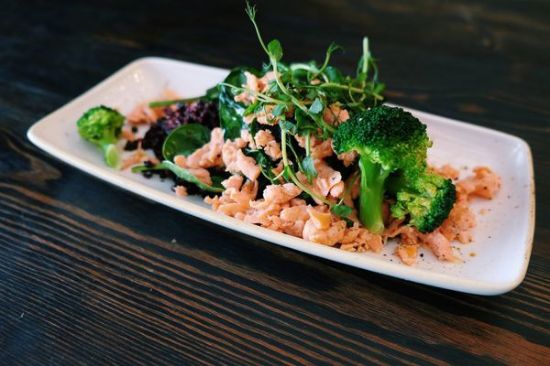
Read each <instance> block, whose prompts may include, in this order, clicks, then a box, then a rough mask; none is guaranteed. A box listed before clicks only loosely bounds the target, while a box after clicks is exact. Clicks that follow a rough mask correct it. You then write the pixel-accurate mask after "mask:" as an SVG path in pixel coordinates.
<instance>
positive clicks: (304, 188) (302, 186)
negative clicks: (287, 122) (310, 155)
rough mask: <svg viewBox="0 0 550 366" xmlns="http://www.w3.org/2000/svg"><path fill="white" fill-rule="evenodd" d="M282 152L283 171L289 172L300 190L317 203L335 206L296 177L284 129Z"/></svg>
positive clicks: (282, 132)
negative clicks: (287, 150)
mask: <svg viewBox="0 0 550 366" xmlns="http://www.w3.org/2000/svg"><path fill="white" fill-rule="evenodd" d="M281 150H282V155H283V165H284V168H283V171H287V172H288V175H289V177H290V179H291V180H292V182H293V183H294V184H295V185H296V186H297V187H298V188H300V189H301V190H302V191H304V192H306V193H307V194H309V195H310V196H311V197H313V198H314V199H316V200H317V201H320V202H323V203H324V204H326V205H328V206H329V207H332V206H334V204H333V203H332V202H330V201H329V200H327V199H326V198H325V197H322V196H319V195H318V194H315V193H313V192H312V191H311V190H310V189H309V188H308V187H306V186H305V185H304V184H302V182H300V180H299V179H298V177H296V174H295V173H294V170H292V167H291V166H290V162H289V161H288V156H287V153H286V131H285V130H283V129H281ZM287 168H288V169H287Z"/></svg>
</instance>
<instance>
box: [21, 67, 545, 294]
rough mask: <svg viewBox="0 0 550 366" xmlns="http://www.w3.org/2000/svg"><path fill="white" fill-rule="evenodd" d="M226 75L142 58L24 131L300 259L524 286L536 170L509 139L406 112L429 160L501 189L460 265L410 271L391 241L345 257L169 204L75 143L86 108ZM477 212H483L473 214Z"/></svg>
mask: <svg viewBox="0 0 550 366" xmlns="http://www.w3.org/2000/svg"><path fill="white" fill-rule="evenodd" d="M227 72H228V71H227V70H223V69H218V68H213V67H208V66H201V65H196V64H190V63H186V62H181V61H175V60H169V59H162V58H144V59H139V60H137V61H135V62H133V63H131V64H129V65H128V66H126V67H124V68H123V69H122V70H120V71H118V72H116V73H115V74H114V75H112V76H111V77H109V78H108V79H107V80H105V81H103V82H102V83H100V84H99V85H97V86H95V87H94V88H92V89H91V90H89V91H88V92H86V93H84V94H83V95H81V96H80V97H78V98H76V99H75V100H73V101H72V102H70V103H68V104H67V105H65V106H63V107H62V108H60V109H58V110H57V111H55V112H53V113H51V114H50V115H48V116H46V117H44V118H43V119H42V120H40V121H38V122H37V123H36V124H34V125H33V126H32V127H31V128H30V129H29V131H28V137H29V139H30V140H31V141H32V142H33V143H34V144H36V145H37V146H38V147H40V148H42V149H43V150H45V151H47V152H48V153H50V154H52V155H53V156H55V157H57V158H59V159H61V160H63V161H65V162H67V163H69V164H71V165H73V166H75V167H77V168H79V169H81V170H83V171H85V172H87V173H89V174H91V175H94V176H96V177H98V178H100V179H103V180H105V181H107V182H110V183H112V184H115V185H117V186H119V187H122V188H124V189H127V190H129V191H131V192H133V193H136V194H138V195H141V196H144V197H147V198H149V199H151V200H153V201H157V202H160V203H162V204H164V205H166V206H170V207H172V208H174V209H176V210H180V211H182V212H185V213H187V214H190V215H194V216H197V217H200V218H202V219H205V220H208V221H210V222H213V223H216V224H218V225H222V226H225V227H227V228H229V229H232V230H236V231H239V232H241V233H244V234H247V235H251V236H254V237H257V238H260V239H264V240H267V241H270V242H273V243H276V244H279V245H282V246H285V247H288V248H292V249H295V250H298V251H301V252H304V253H308V254H312V255H315V256H319V257H322V258H326V259H329V260H333V261H335V262H339V263H344V264H347V265H350V266H354V267H359V268H363V269H367V270H370V271H373V272H378V273H382V274H386V275H390V276H394V277H398V278H402V279H405V280H408V281H414V282H419V283H424V284H428V285H432V286H437V287H442V288H447V289H452V290H456V291H462V292H469V293H475V294H482V295H496V294H500V293H504V292H507V291H509V290H511V289H513V288H514V287H516V286H517V285H518V284H519V283H521V281H522V280H523V278H524V277H525V272H526V270H527V265H528V263H529V257H530V254H531V246H532V240H533V230H534V212H535V208H534V181H533V163H532V159H531V152H530V150H529V146H528V145H527V144H526V143H525V142H524V141H523V140H521V139H519V138H517V137H514V136H511V135H507V134H504V133H501V132H497V131H494V130H490V129H487V128H482V127H477V126H473V125H470V124H465V123H462V122H458V121H454V120H451V119H448V118H443V117H439V116H435V115H432V114H428V113H424V112H419V111H414V110H412V111H411V112H412V113H413V114H414V115H416V116H417V117H418V118H420V120H422V121H423V122H424V123H426V124H427V125H428V132H429V135H430V136H431V138H432V139H433V140H434V147H433V148H432V149H431V150H430V162H432V163H435V164H443V163H450V164H452V165H453V166H456V167H468V168H470V170H471V168H473V167H475V166H478V165H487V166H490V167H491V169H493V170H495V171H496V172H497V173H498V174H499V175H500V176H501V177H502V182H503V184H502V190H501V191H500V192H499V194H498V196H497V197H496V198H495V199H494V200H492V201H482V200H479V201H476V202H475V203H474V204H473V209H474V211H475V213H476V216H477V220H478V225H477V227H476V229H475V232H474V235H475V240H474V242H473V243H471V244H467V245H462V244H456V245H454V247H455V252H457V253H458V254H460V256H461V258H462V259H463V260H464V263H458V264H451V263H443V262H440V261H438V260H437V259H436V258H435V257H434V256H433V255H432V254H431V253H429V252H428V251H425V252H424V256H423V257H422V258H419V259H420V260H419V263H418V264H417V265H416V266H415V267H408V266H406V265H403V264H401V263H400V262H399V260H398V259H396V258H395V257H394V256H393V251H394V249H395V243H391V242H390V243H388V245H387V246H386V249H385V250H384V252H383V253H382V254H375V253H361V254H359V253H350V252H345V251H341V250H339V249H335V248H331V247H327V246H323V245H320V244H314V243H311V242H307V241H305V240H302V239H298V238H295V237H292V236H289V235H285V234H282V233H278V232H274V231H271V230H268V229H264V228H261V227H258V226H255V225H251V224H245V223H243V222H241V221H238V220H236V219H233V218H231V217H227V216H224V215H221V214H218V213H215V212H213V211H212V210H211V209H210V208H209V207H208V206H207V205H206V204H204V203H203V202H202V201H201V200H200V199H199V198H198V197H186V198H180V197H176V196H175V195H174V194H173V193H172V192H171V190H170V183H168V182H160V181H158V180H155V179H145V178H143V177H141V176H140V175H138V174H131V173H129V172H120V171H116V170H112V169H109V168H108V167H107V166H105V164H104V163H103V160H102V157H101V154H100V153H99V152H98V151H97V150H96V149H95V148H94V147H93V146H91V145H90V144H88V143H86V142H85V141H83V140H82V139H81V138H80V137H79V136H78V133H77V129H76V126H75V121H76V120H77V119H78V117H80V115H81V114H82V113H83V112H84V111H86V110H87V109H88V108H90V107H93V106H96V105H99V104H105V105H108V106H110V107H113V108H117V109H118V110H119V111H121V112H122V113H128V112H129V111H130V110H131V109H132V108H133V107H134V106H135V105H136V104H137V103H139V102H142V101H146V100H151V99H155V98H157V97H158V96H159V95H160V94H161V93H162V91H163V90H165V89H166V88H170V89H172V90H174V91H176V92H177V93H179V94H180V95H181V96H182V97H191V96H196V95H201V94H203V93H204V91H205V90H206V89H207V88H209V87H211V86H212V85H214V84H216V83H217V82H219V81H221V80H222V79H223V78H224V77H225V75H227ZM465 173H466V172H465ZM481 209H484V211H486V212H487V213H486V214H484V215H480V214H478V212H479V211H480V210H481ZM220 235H221V234H220Z"/></svg>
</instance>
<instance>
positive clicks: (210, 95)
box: [204, 85, 220, 102]
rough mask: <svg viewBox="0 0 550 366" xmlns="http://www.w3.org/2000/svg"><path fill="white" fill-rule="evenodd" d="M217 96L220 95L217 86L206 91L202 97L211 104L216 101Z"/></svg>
mask: <svg viewBox="0 0 550 366" xmlns="http://www.w3.org/2000/svg"><path fill="white" fill-rule="evenodd" d="M219 94H220V91H219V89H218V86H217V85H216V86H213V87H212V88H210V89H208V90H207V91H206V94H205V95H204V99H206V100H209V101H211V102H212V101H215V100H216V99H218V96H219Z"/></svg>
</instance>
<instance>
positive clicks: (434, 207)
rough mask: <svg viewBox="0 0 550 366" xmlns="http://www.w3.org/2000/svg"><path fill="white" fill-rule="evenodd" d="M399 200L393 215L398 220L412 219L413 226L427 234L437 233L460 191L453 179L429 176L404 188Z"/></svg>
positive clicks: (424, 176)
mask: <svg viewBox="0 0 550 366" xmlns="http://www.w3.org/2000/svg"><path fill="white" fill-rule="evenodd" d="M396 199H397V202H396V203H395V204H394V205H393V206H392V207H391V212H392V215H393V216H394V217H395V218H398V219H403V218H405V216H406V215H409V217H410V220H409V223H410V224H411V225H412V226H415V227H416V228H417V229H418V230H419V231H421V232H423V233H426V232H431V231H434V230H435V229H437V228H438V227H439V226H440V225H441V224H442V223H443V221H444V220H445V219H446V218H447V216H449V212H450V211H451V209H452V208H453V205H454V203H455V200H456V190H455V186H454V184H453V183H452V182H451V180H450V179H445V178H443V177H441V176H439V175H436V174H433V173H426V174H422V175H420V176H419V177H418V178H417V179H416V180H415V181H414V182H413V183H412V184H410V185H408V186H404V187H401V189H400V190H399V191H398V192H397V194H396Z"/></svg>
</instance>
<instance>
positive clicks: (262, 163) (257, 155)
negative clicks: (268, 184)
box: [246, 150, 275, 182]
mask: <svg viewBox="0 0 550 366" xmlns="http://www.w3.org/2000/svg"><path fill="white" fill-rule="evenodd" d="M246 155H247V156H251V157H253V158H254V160H256V163H257V164H258V166H259V167H260V170H261V171H262V174H263V175H264V176H265V177H266V178H267V179H269V180H270V181H272V182H273V179H274V178H275V175H274V174H273V172H272V169H273V168H274V167H275V166H274V162H273V160H271V158H270V157H269V156H267V154H266V153H265V152H264V151H263V150H247V151H246Z"/></svg>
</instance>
